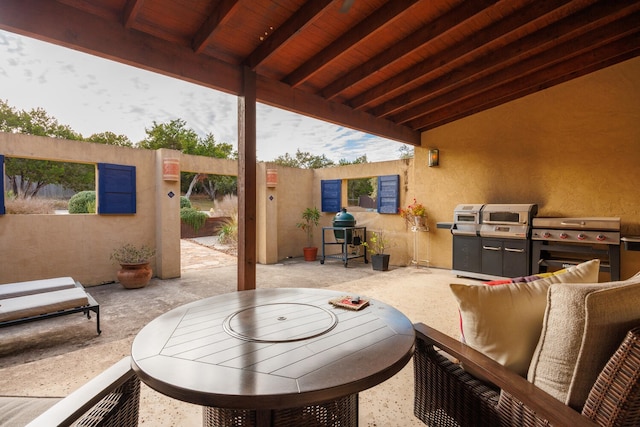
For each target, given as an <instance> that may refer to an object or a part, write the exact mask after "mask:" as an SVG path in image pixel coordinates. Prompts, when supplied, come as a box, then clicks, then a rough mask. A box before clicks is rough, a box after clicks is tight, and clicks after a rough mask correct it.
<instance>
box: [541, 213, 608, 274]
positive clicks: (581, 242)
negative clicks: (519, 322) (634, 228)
mask: <svg viewBox="0 0 640 427" xmlns="http://www.w3.org/2000/svg"><path fill="white" fill-rule="evenodd" d="M531 239H532V241H533V243H532V250H531V255H532V272H533V274H536V273H541V272H546V271H553V270H557V269H561V268H566V267H568V266H571V265H576V264H579V263H581V262H584V261H588V260H590V259H594V258H598V259H600V271H603V272H608V273H609V274H610V276H611V280H620V218H608V217H592V218H534V219H533V230H532V234H531Z"/></svg>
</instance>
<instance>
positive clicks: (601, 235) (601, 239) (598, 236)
mask: <svg viewBox="0 0 640 427" xmlns="http://www.w3.org/2000/svg"><path fill="white" fill-rule="evenodd" d="M596 240H597V241H598V242H602V241H603V240H607V236H605V235H604V234H598V235H597V236H596Z"/></svg>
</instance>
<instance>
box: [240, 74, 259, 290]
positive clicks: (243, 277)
mask: <svg viewBox="0 0 640 427" xmlns="http://www.w3.org/2000/svg"><path fill="white" fill-rule="evenodd" d="M242 77H243V78H242V93H241V95H240V96H239V97H238V290H239V291H244V290H249V289H255V288H256V74H255V73H254V72H253V71H251V70H250V69H249V68H247V67H245V68H244V69H243V76H242Z"/></svg>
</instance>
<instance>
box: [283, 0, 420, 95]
mask: <svg viewBox="0 0 640 427" xmlns="http://www.w3.org/2000/svg"><path fill="white" fill-rule="evenodd" d="M416 1H417V0H403V1H391V2H389V3H386V4H385V5H384V6H382V7H381V8H379V9H378V10H376V11H375V12H373V13H372V14H371V15H369V16H368V17H367V18H365V19H364V20H362V21H360V23H358V24H357V25H356V26H355V27H353V28H352V29H351V30H349V31H347V32H346V33H345V34H344V35H343V36H342V37H339V38H338V39H337V40H336V41H334V42H333V43H331V44H330V45H329V46H327V47H326V48H324V49H322V51H321V52H320V53H318V54H317V55H315V56H314V57H312V58H311V59H309V60H308V61H305V62H304V64H302V65H301V66H300V67H298V68H297V69H296V70H294V71H293V72H292V73H290V74H289V75H288V76H286V77H285V78H284V79H283V81H284V82H285V83H287V84H288V85H290V86H292V87H297V86H299V85H301V84H302V83H304V82H305V81H307V80H308V79H309V78H311V77H312V76H313V75H314V74H316V73H318V72H319V71H321V70H322V69H323V68H324V67H326V66H327V65H328V64H329V63H330V62H331V61H333V60H334V59H336V58H337V57H339V56H340V55H344V54H346V53H347V52H349V50H350V49H353V48H354V47H355V46H356V45H357V44H358V43H361V42H362V41H364V40H366V39H367V38H369V37H371V35H372V34H374V33H376V32H377V31H383V30H384V28H385V27H386V26H388V25H390V24H391V23H392V22H393V21H394V19H397V18H398V17H399V16H400V15H401V14H402V13H403V12H405V11H406V10H407V9H409V8H410V7H411V6H412V5H413V4H415V3H416Z"/></svg>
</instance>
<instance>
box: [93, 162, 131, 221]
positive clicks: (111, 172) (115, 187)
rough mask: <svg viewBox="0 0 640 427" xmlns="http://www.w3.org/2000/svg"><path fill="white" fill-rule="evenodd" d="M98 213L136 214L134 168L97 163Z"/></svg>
mask: <svg viewBox="0 0 640 427" xmlns="http://www.w3.org/2000/svg"><path fill="white" fill-rule="evenodd" d="M98 213H99V214H134V213H136V168H135V166H123V165H112V164H109V163H98Z"/></svg>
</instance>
